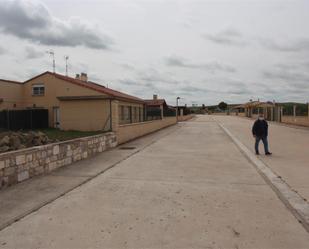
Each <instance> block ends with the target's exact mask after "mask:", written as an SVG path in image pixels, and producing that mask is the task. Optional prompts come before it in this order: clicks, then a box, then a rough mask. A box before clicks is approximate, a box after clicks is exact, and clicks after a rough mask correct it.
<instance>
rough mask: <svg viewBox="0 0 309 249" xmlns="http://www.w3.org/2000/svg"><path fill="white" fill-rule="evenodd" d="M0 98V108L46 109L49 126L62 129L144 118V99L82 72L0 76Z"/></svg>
mask: <svg viewBox="0 0 309 249" xmlns="http://www.w3.org/2000/svg"><path fill="white" fill-rule="evenodd" d="M0 99H1V100H0V110H4V109H13V110H14V109H26V108H44V109H48V113H49V126H50V127H54V128H60V129H63V130H82V131H95V130H111V129H112V128H113V122H115V121H117V125H119V124H126V123H136V122H142V121H143V120H144V110H145V102H144V100H142V99H140V98H137V97H134V96H131V95H128V94H125V93H122V92H119V91H116V90H113V89H110V88H107V87H105V86H103V85H100V84H98V83H95V82H91V81H88V77H87V74H84V73H82V74H81V75H76V78H72V77H68V76H64V75H60V74H57V73H51V72H44V73H42V74H40V75H37V76H35V77H33V78H31V79H29V80H27V81H25V82H22V83H20V82H12V81H8V80H0ZM115 115H116V116H115Z"/></svg>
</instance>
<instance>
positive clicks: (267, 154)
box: [265, 152, 273, 156]
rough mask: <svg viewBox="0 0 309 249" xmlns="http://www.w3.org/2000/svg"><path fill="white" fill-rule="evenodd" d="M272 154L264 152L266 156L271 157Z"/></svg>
mask: <svg viewBox="0 0 309 249" xmlns="http://www.w3.org/2000/svg"><path fill="white" fill-rule="evenodd" d="M272 154H273V153H271V152H266V153H265V155H266V156H270V155H272Z"/></svg>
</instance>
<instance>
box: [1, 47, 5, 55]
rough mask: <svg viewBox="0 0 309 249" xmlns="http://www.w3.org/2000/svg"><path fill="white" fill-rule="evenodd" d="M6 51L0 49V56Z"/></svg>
mask: <svg viewBox="0 0 309 249" xmlns="http://www.w3.org/2000/svg"><path fill="white" fill-rule="evenodd" d="M5 53H6V50H5V49H4V48H3V47H0V55H2V54H5Z"/></svg>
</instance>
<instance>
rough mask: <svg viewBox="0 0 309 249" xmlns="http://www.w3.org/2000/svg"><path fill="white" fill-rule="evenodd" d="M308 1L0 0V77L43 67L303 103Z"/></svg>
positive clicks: (198, 99)
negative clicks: (66, 62)
mask: <svg viewBox="0 0 309 249" xmlns="http://www.w3.org/2000/svg"><path fill="white" fill-rule="evenodd" d="M308 24H309V1H308V0H303V1H301V0H291V1H287V0H264V1H263V0H246V1H245V0H243V1H241V0H225V1H223V0H212V1H210V0H200V1H197V0H196V1H195V0H177V1H176V0H141V1H138V0H122V1H120V0H119V1H118V0H109V1H107V0H96V1H94V0H87V1H86V0H40V1H39V0H36V1H33V0H31V1H30V0H29V1H27V0H13V1H11V0H0V78H5V79H12V80H20V81H24V80H27V79H28V78H29V77H32V76H34V75H36V74H39V73H42V72H44V71H47V70H49V71H52V60H51V58H50V57H49V56H48V54H46V53H45V51H46V50H49V49H52V50H54V52H55V55H56V71H57V72H58V73H61V74H65V60H64V56H65V55H69V56H70V59H69V74H70V76H73V77H74V75H75V74H76V73H80V72H86V73H88V76H89V78H90V80H92V81H96V82H98V83H101V84H103V85H108V86H109V87H111V88H113V89H117V90H121V91H124V92H127V93H130V94H133V95H136V96H139V97H141V98H151V97H152V95H153V94H158V95H159V97H162V98H165V99H166V100H167V101H168V103H169V104H175V99H176V97H177V96H180V97H181V98H182V99H181V104H188V105H191V104H192V103H197V104H206V105H208V104H217V103H218V102H219V101H221V100H224V101H226V102H228V103H242V102H246V101H248V100H249V99H258V98H259V99H260V100H271V101H272V100H276V101H302V102H308V101H309V28H308Z"/></svg>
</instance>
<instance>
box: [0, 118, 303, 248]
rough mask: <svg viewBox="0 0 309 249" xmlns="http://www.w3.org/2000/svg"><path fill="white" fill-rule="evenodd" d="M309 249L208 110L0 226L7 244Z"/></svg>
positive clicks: (293, 221)
mask: <svg viewBox="0 0 309 249" xmlns="http://www.w3.org/2000/svg"><path fill="white" fill-rule="evenodd" d="M179 126H180V128H179ZM100 160H102V157H100ZM85 163H87V162H86V161H85ZM98 163H100V162H98ZM308 246H309V235H308V233H307V232H306V231H305V230H304V228H303V227H302V226H301V225H300V224H299V223H298V221H297V220H296V219H295V218H294V216H293V215H292V214H291V213H290V212H289V210H287V209H286V207H285V206H284V205H283V204H282V202H281V201H280V200H279V199H278V198H277V196H276V195H275V193H274V192H273V191H272V189H271V188H270V187H269V186H268V185H267V184H266V183H265V182H264V180H263V179H262V178H261V177H260V175H259V174H258V173H257V172H256V170H255V168H254V167H253V166H252V165H251V164H250V163H249V162H248V161H247V160H246V158H245V157H244V156H243V155H242V154H241V153H240V152H239V150H238V148H237V147H236V146H235V145H234V144H233V142H232V141H231V140H230V139H229V137H228V136H227V135H226V134H225V133H224V132H223V130H222V129H221V128H220V127H219V126H218V124H217V122H215V121H214V119H213V118H212V117H209V116H200V117H198V118H197V119H195V120H193V121H189V122H186V123H181V124H179V125H178V127H175V129H174V132H172V133H170V134H169V135H167V136H165V137H161V138H160V139H158V141H157V142H156V143H154V144H152V145H150V146H148V147H146V148H145V149H143V150H142V151H140V152H139V153H136V154H134V155H132V156H131V157H130V158H128V159H126V160H124V161H122V162H121V163H120V164H118V165H117V166H116V167H114V168H112V169H110V170H109V171H107V172H106V173H104V174H102V175H99V176H98V177H96V178H94V179H93V180H91V181H89V182H87V183H86V184H84V185H82V186H80V187H78V188H76V189H75V190H73V191H71V192H69V193H68V194H66V195H65V196H63V197H61V198H59V199H57V200H55V201H54V202H52V203H50V204H48V205H46V206H44V207H42V208H41V209H40V210H38V211H37V212H34V213H32V214H30V215H28V216H26V217H25V218H23V219H22V220H20V221H18V222H16V223H14V224H12V225H11V226H9V227H7V228H5V229H4V230H2V231H1V232H0V247H1V248H293V249H294V248H308Z"/></svg>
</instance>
